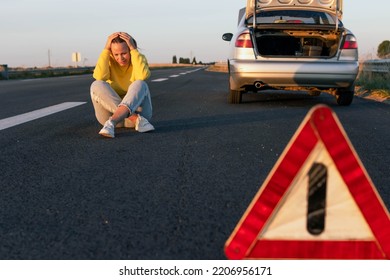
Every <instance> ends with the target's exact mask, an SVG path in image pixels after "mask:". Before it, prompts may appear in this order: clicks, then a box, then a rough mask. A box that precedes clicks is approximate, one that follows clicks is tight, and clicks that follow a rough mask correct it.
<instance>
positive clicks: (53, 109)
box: [0, 102, 87, 130]
mask: <svg viewBox="0 0 390 280" xmlns="http://www.w3.org/2000/svg"><path fill="white" fill-rule="evenodd" d="M85 103H87V102H64V103H61V104H57V105H54V106H50V107H46V108H43V109H39V110H35V111H31V112H28V113H25V114H21V115H17V116H14V117H9V118H6V119H2V120H0V130H3V129H6V128H9V127H13V126H17V125H19V124H22V123H26V122H29V121H32V120H36V119H39V118H43V117H46V116H48V115H52V114H55V113H58V112H61V111H65V110H68V109H71V108H73V107H77V106H80V105H83V104H85Z"/></svg>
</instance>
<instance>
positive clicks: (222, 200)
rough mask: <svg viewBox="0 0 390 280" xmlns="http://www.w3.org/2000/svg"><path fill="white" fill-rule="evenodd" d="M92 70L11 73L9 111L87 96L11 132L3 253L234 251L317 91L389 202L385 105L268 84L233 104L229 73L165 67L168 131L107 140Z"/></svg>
mask: <svg viewBox="0 0 390 280" xmlns="http://www.w3.org/2000/svg"><path fill="white" fill-rule="evenodd" d="M193 70H197V71H193ZM165 79H167V80H165ZM91 82H92V78H91V77H90V76H89V75H86V76H74V77H62V78H48V79H37V80H24V81H0V100H1V103H0V120H4V119H6V118H10V117H13V116H17V115H20V114H24V113H27V112H31V111H34V110H38V109H42V108H46V107H49V106H53V105H57V104H62V103H64V102H85V103H83V104H81V105H79V106H76V107H74V108H70V109H68V110H64V111H61V112H58V113H55V114H51V115H48V116H46V117H42V118H38V119H36V120H33V121H30V122H26V123H23V124H20V125H17V126H12V127H9V128H6V129H3V130H0V152H1V157H0V170H1V173H0V174H1V175H0V176H1V180H0V185H1V188H0V259H76V260H78V259H93V260H95V259H116V260H119V259H225V258H226V257H225V255H224V253H223V247H224V244H225V242H226V240H227V238H228V237H229V236H230V234H231V232H232V230H233V229H234V227H235V226H236V224H237V222H238V220H239V219H240V218H241V216H242V214H243V212H244V211H245V210H246V208H247V207H248V205H249V203H250V202H251V201H252V199H253V197H254V195H255V194H256V192H257V191H258V189H259V187H260V186H261V185H262V183H263V181H264V180H265V178H266V177H267V176H268V174H269V173H270V171H271V169H272V167H273V166H274V164H275V163H276V161H277V160H278V158H279V157H280V155H281V153H282V151H283V150H284V148H285V147H286V145H287V143H288V142H289V140H290V139H291V137H292V136H293V134H294V133H295V131H296V130H297V128H298V126H299V125H300V123H301V122H302V120H303V118H304V117H305V115H306V114H307V113H308V111H309V110H310V109H311V108H312V107H313V106H315V105H317V104H319V103H321V104H326V105H328V106H330V107H331V108H332V109H333V110H334V111H335V113H336V114H337V116H338V118H339V119H340V121H341V123H342V125H343V126H344V129H345V130H346V132H347V134H348V136H349V138H350V140H351V142H352V144H353V145H354V148H355V150H356V151H357V153H358V154H359V157H360V159H361V160H362V162H363V164H364V166H365V168H366V169H367V171H368V174H369V175H370V176H371V179H372V180H373V182H374V184H375V186H376V188H377V189H378V192H379V194H380V195H381V197H382V199H383V200H384V201H385V204H386V206H387V208H390V188H389V186H390V178H389V174H390V158H389V156H388V155H389V154H390V133H389V123H390V106H389V105H387V104H381V103H377V102H374V101H367V100H364V99H360V98H356V99H355V100H354V102H353V104H352V105H351V106H349V107H339V106H337V105H336V102H335V100H334V98H333V97H332V96H330V95H327V94H322V95H321V96H319V97H310V96H308V95H305V94H298V93H294V94H291V93H287V94H282V93H279V94H275V93H274V94H269V93H264V94H263V95H254V94H250V95H246V96H244V98H243V101H244V103H243V104H240V105H231V104H228V103H227V76H226V74H223V73H213V72H207V71H205V70H204V69H197V68H180V69H165V70H155V71H153V74H152V77H151V79H150V81H149V85H150V89H151V92H152V100H153V108H154V116H153V119H152V120H151V122H152V123H153V124H154V126H155V128H156V130H155V131H154V132H151V133H146V134H141V133H137V132H134V131H132V130H128V129H119V130H117V133H116V136H117V137H116V138H115V139H106V138H102V137H101V136H100V135H98V131H99V130H100V128H101V126H100V125H99V124H98V123H97V121H96V120H95V118H94V112H93V108H92V104H91V102H90V99H89V86H90V84H91Z"/></svg>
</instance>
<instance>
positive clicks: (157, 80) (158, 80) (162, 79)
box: [152, 78, 168, 82]
mask: <svg viewBox="0 0 390 280" xmlns="http://www.w3.org/2000/svg"><path fill="white" fill-rule="evenodd" d="M166 80H168V78H161V79H155V80H152V82H163V81H166Z"/></svg>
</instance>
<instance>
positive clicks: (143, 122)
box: [135, 115, 154, 132]
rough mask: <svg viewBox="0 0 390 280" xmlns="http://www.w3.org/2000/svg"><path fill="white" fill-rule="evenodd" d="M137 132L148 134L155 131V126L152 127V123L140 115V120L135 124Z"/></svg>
mask: <svg viewBox="0 0 390 280" xmlns="http://www.w3.org/2000/svg"><path fill="white" fill-rule="evenodd" d="M135 130H137V131H138V132H148V131H152V130H154V126H153V125H151V124H150V122H149V121H148V120H147V119H145V118H144V117H143V116H141V115H138V118H137V120H136V122H135Z"/></svg>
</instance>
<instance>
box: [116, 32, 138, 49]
mask: <svg viewBox="0 0 390 280" xmlns="http://www.w3.org/2000/svg"><path fill="white" fill-rule="evenodd" d="M119 37H120V38H121V39H123V40H124V41H125V42H126V44H127V46H128V47H129V49H130V51H132V50H135V49H137V46H136V45H135V42H134V39H133V38H131V36H130V35H129V34H127V33H126V32H119Z"/></svg>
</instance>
